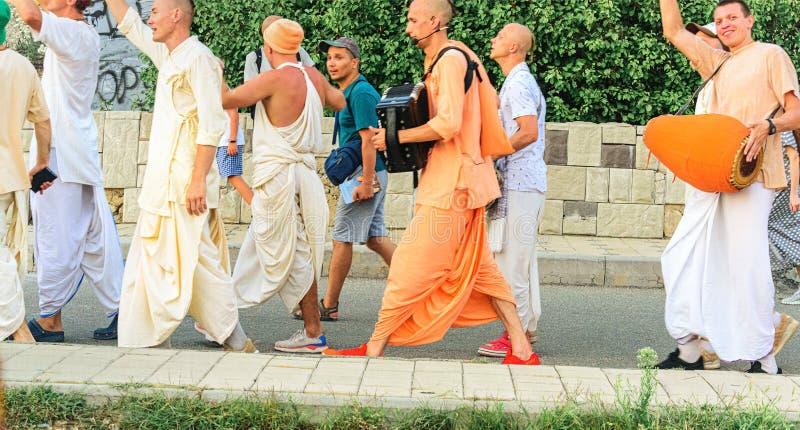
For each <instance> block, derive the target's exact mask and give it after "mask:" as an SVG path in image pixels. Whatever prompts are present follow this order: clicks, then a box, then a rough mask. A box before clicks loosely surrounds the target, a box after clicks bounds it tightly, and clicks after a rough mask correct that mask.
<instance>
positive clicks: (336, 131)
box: [331, 81, 361, 147]
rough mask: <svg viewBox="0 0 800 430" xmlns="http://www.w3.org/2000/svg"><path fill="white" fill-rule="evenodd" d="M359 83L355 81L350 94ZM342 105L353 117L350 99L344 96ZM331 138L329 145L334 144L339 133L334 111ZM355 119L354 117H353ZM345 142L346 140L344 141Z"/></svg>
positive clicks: (337, 119)
mask: <svg viewBox="0 0 800 430" xmlns="http://www.w3.org/2000/svg"><path fill="white" fill-rule="evenodd" d="M359 83H361V81H356V82H355V83H354V84H353V89H351V90H350V94H353V90H354V89H355V88H356V85H358V84H359ZM344 106H345V107H346V108H347V111H348V112H350V116H351V117H353V109H351V108H350V100H349V99H347V98H345V99H344ZM333 118H334V120H333V140H331V147H333V146H335V145H336V135H337V134H339V112H336V113H334V115H333ZM353 120H354V121H355V118H353ZM345 143H346V142H345Z"/></svg>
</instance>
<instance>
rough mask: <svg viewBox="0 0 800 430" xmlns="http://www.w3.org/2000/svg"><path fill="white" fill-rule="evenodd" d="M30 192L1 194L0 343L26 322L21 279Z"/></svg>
mask: <svg viewBox="0 0 800 430" xmlns="http://www.w3.org/2000/svg"><path fill="white" fill-rule="evenodd" d="M27 194H28V192H27V190H25V191H16V192H12V193H6V194H0V340H3V339H5V338H7V337H8V336H10V335H12V334H13V333H14V332H15V331H17V329H18V328H19V327H20V326H21V325H22V323H23V321H25V297H24V295H23V293H22V281H21V279H20V277H21V276H23V275H24V273H25V264H26V258H25V254H26V252H27V245H26V244H25V227H26V226H27V225H28V211H27V208H28V203H27Z"/></svg>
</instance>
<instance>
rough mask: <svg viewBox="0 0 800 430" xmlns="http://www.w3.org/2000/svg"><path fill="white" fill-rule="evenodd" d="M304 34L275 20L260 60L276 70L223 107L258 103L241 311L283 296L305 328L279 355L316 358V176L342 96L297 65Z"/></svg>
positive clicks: (320, 252) (320, 203)
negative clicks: (328, 112)
mask: <svg viewBox="0 0 800 430" xmlns="http://www.w3.org/2000/svg"><path fill="white" fill-rule="evenodd" d="M303 35H304V33H303V28H302V27H301V26H300V24H298V23H296V22H294V21H290V20H288V19H279V20H277V21H275V22H274V23H273V24H272V25H270V26H268V27H267V28H266V30H265V31H264V42H265V44H266V50H265V54H266V57H265V60H267V61H268V62H269V63H270V64H271V65H272V67H273V68H274V69H273V70H271V71H268V72H264V73H262V74H260V75H259V76H257V77H256V78H255V79H253V80H251V81H250V82H248V83H246V84H244V85H243V86H241V87H239V88H236V89H234V90H231V91H227V88H226V90H225V91H223V96H222V101H223V104H224V106H225V108H238V107H242V106H248V105H251V104H253V103H256V119H255V124H254V129H253V192H254V195H253V203H252V209H253V220H252V222H251V224H250V228H249V229H248V230H247V235H246V236H245V239H244V242H243V243H242V248H241V250H240V251H239V258H238V260H236V268H235V269H234V272H233V277H234V281H235V283H236V293H237V297H238V303H239V306H240V307H252V306H256V305H259V304H261V303H264V302H266V301H267V300H270V299H272V298H273V297H275V296H276V295H277V296H280V298H281V299H282V301H283V303H284V305H285V306H286V308H287V310H289V311H290V312H295V311H297V310H302V315H303V322H304V325H303V328H301V329H299V330H297V331H296V332H295V333H294V335H292V336H291V337H290V338H289V339H286V340H282V341H278V342H276V343H275V349H276V350H278V351H283V352H301V353H311V354H314V353H320V352H322V351H323V350H325V349H326V348H327V347H328V346H327V340H326V339H325V336H324V335H323V333H322V326H321V325H320V313H319V307H318V304H317V283H318V282H319V279H320V276H321V272H322V259H323V257H324V254H325V233H326V230H327V226H328V205H327V203H326V199H325V189H324V187H323V186H322V182H321V181H320V178H319V175H317V172H316V166H317V164H316V159H315V154H318V153H320V152H322V151H323V149H324V144H323V142H322V116H323V111H322V110H323V106H327V107H329V108H331V109H333V110H335V111H340V110H342V108H344V106H345V98H344V94H342V92H341V91H339V90H337V89H335V88H333V87H332V86H331V85H330V84H329V83H328V81H327V80H326V79H325V77H324V76H322V74H321V73H320V72H319V71H318V70H317V69H315V68H313V67H309V66H303V65H301V64H300V63H298V62H297V61H296V54H297V52H298V51H299V50H300V43H301V42H302V41H303Z"/></svg>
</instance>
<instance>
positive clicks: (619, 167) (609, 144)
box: [22, 111, 684, 238]
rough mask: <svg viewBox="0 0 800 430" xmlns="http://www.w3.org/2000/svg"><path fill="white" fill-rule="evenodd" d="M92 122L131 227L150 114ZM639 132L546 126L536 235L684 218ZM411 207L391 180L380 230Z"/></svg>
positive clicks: (328, 124)
mask: <svg viewBox="0 0 800 430" xmlns="http://www.w3.org/2000/svg"><path fill="white" fill-rule="evenodd" d="M95 121H96V122H97V126H98V129H99V136H100V141H99V151H100V159H101V162H102V165H103V175H104V180H105V186H106V195H107V197H108V200H109V204H110V206H111V209H112V211H113V212H114V216H115V219H116V220H117V222H119V223H134V222H136V219H137V217H138V215H139V209H138V204H137V199H138V196H139V192H140V187H141V185H142V178H143V175H144V167H145V164H146V163H147V144H148V141H149V138H150V128H151V124H152V114H151V113H147V112H128V111H108V112H96V113H95ZM240 126H241V127H242V128H243V129H244V130H245V137H246V145H245V151H244V155H243V158H244V161H243V167H244V177H245V180H248V182H249V180H250V178H251V177H252V172H253V166H252V146H251V145H252V143H251V138H252V134H253V122H252V120H251V119H250V116H249V115H246V114H242V115H240ZM643 131H644V128H643V127H637V126H632V125H627V124H591V123H580V122H575V123H548V124H547V130H546V134H545V140H546V149H545V154H544V158H545V162H546V163H547V169H548V171H547V182H548V191H547V200H546V203H545V207H544V212H543V216H542V220H541V223H540V226H539V232H540V233H541V234H555V235H562V234H563V235H588V236H606V237H635V238H663V237H670V236H671V235H672V233H673V232H674V230H675V227H676V226H677V223H678V221H679V220H680V217H681V215H682V213H683V202H684V184H683V183H682V182H681V181H680V180H679V179H676V178H675V177H674V176H673V175H672V174H671V173H670V172H669V171H667V170H666V169H665V168H664V167H663V166H661V165H660V164H659V162H658V160H656V159H655V158H654V157H650V158H649V160H648V153H649V152H648V150H647V148H646V147H645V146H644V144H643V142H642V132H643ZM56 132H57V131H56ZM332 132H333V119H332V118H325V119H324V122H323V133H324V135H323V141H324V142H325V143H326V147H328V148H330V146H329V142H330V140H331V133H332ZM32 133H33V132H32V130H31V127H30V125H27V126H26V128H25V129H24V130H23V131H22V134H23V139H24V140H23V141H24V142H25V144H26V145H27V144H29V142H30V137H31V136H32ZM26 150H27V149H26ZM327 155H328V154H327V153H324V154H318V155H317V171H318V173H319V175H320V177H321V178H322V181H323V184H324V185H325V192H326V196H327V199H328V205H329V207H330V215H331V217H330V222H331V224H332V223H333V217H334V214H335V210H336V203H337V200H338V197H339V189H338V187H334V186H332V185H331V184H330V182H329V181H328V180H327V178H326V177H325V175H324V173H323V169H322V166H323V162H324V160H325V158H326V157H327ZM220 206H221V210H222V215H223V219H224V221H225V222H226V223H229V224H247V223H249V222H250V208H249V206H248V205H247V204H246V203H244V201H243V200H242V198H241V197H240V196H239V194H238V193H237V192H236V191H235V190H234V189H233V187H231V186H230V185H224V186H223V187H222V189H221V204H220ZM413 208H414V197H413V186H412V175H411V174H410V173H405V174H391V175H390V179H389V185H388V187H387V197H386V224H387V227H388V228H389V230H390V232H391V235H392V236H393V237H394V238H397V237H398V236H399V235H400V234H401V232H402V230H403V229H404V228H405V227H406V225H407V224H408V222H409V221H410V220H411V217H412V214H413Z"/></svg>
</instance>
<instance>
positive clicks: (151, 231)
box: [119, 9, 239, 347]
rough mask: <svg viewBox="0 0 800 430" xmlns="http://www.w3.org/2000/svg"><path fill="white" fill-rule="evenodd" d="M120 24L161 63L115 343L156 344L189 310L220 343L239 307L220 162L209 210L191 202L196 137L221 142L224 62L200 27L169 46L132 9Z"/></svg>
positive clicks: (211, 180)
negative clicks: (221, 208) (222, 208)
mask: <svg viewBox="0 0 800 430" xmlns="http://www.w3.org/2000/svg"><path fill="white" fill-rule="evenodd" d="M119 29H120V31H122V32H123V33H124V34H125V35H126V36H127V37H128V39H129V40H130V41H131V42H132V43H133V44H134V45H136V46H137V47H138V48H139V49H141V50H142V51H143V52H145V53H146V54H147V55H148V56H149V57H150V58H151V59H152V60H153V63H154V64H155V65H156V67H158V69H159V75H158V84H157V88H156V101H155V109H154V112H153V128H152V131H151V133H150V136H151V137H150V142H149V148H148V163H147V168H146V170H145V176H144V183H143V186H142V191H141V194H140V196H139V206H140V207H141V214H140V215H139V220H138V223H137V226H136V231H135V233H134V236H133V241H132V243H131V249H130V253H129V254H128V261H127V264H126V267H125V275H124V279H123V287H122V298H121V301H120V312H119V315H120V318H119V346H122V347H147V346H153V345H157V344H160V343H162V342H164V341H166V340H167V339H168V338H169V336H170V334H172V332H173V331H174V330H175V329H176V328H177V327H178V325H179V324H180V323H181V322H182V321H183V319H184V317H185V316H186V314H187V312H188V313H190V314H191V315H192V316H193V317H194V318H195V319H196V320H197V321H198V322H199V323H200V324H201V325H202V326H203V327H204V328H205V329H206V330H207V331H208V332H209V334H210V335H211V337H213V338H214V340H216V341H217V342H220V343H222V342H223V341H224V340H225V339H227V337H228V336H229V335H230V334H231V332H233V329H234V328H235V327H236V324H237V322H238V318H239V317H238V310H237V308H236V297H235V295H234V292H233V284H232V280H231V278H230V260H229V257H228V254H227V252H228V251H227V249H228V248H227V242H226V240H225V232H224V228H223V226H222V222H221V219H220V216H219V213H218V211H217V205H218V202H219V171H218V170H217V167H216V163H214V164H212V167H211V171H210V172H209V173H208V176H207V181H206V182H207V203H208V207H209V210H208V211H207V212H206V213H204V214H203V215H201V216H192V215H189V213H188V212H187V211H186V207H185V201H186V189H187V187H188V185H189V182H190V179H191V174H192V170H193V168H194V162H195V157H196V154H197V145H206V146H213V147H215V148H216V146H217V144H218V143H219V140H220V139H221V138H222V135H223V133H224V132H225V124H226V118H227V117H226V115H225V112H224V110H223V109H222V100H221V91H220V88H221V85H222V69H221V67H220V63H219V60H218V59H217V58H216V57H215V56H214V55H213V54H212V53H211V51H210V50H209V49H208V48H207V47H206V46H205V45H203V44H202V43H200V42H199V41H198V40H197V38H195V37H191V38H189V39H187V40H186V41H184V42H183V43H181V44H180V45H179V46H178V47H176V48H175V49H174V50H173V51H172V52H168V50H167V48H166V46H165V45H164V44H161V43H156V42H154V41H153V39H152V31H151V30H150V28H149V27H147V26H145V25H144V24H143V23H142V21H141V18H139V16H138V15H137V14H136V13H135V12H134V11H133V10H132V9H129V10H128V13H127V14H126V16H125V19H124V20H123V21H122V22H121V23H120V26H119Z"/></svg>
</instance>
